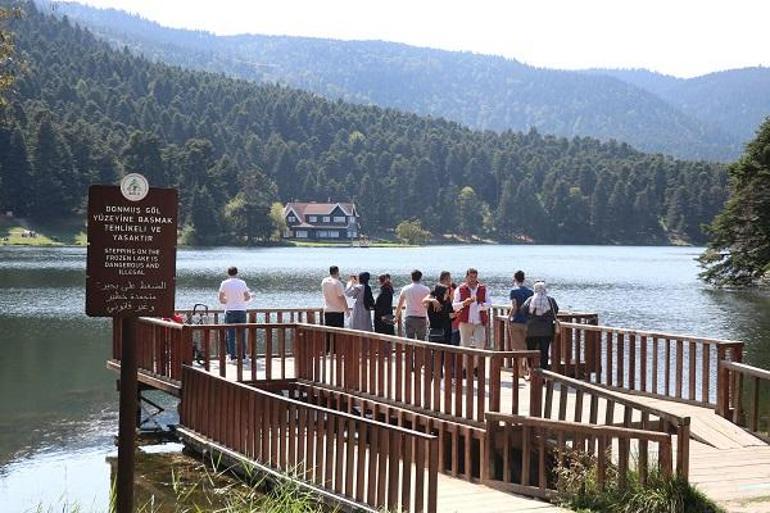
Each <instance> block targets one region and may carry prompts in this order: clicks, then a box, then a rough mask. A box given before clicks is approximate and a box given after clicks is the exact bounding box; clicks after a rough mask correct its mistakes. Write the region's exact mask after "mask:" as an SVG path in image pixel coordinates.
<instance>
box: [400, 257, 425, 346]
mask: <svg viewBox="0 0 770 513" xmlns="http://www.w3.org/2000/svg"><path fill="white" fill-rule="evenodd" d="M420 280H422V272H420V271H418V270H416V269H415V270H414V271H412V283H411V284H409V285H407V286H406V287H404V288H403V289H401V294H399V296H398V308H396V323H398V321H399V319H400V318H401V311H402V310H401V309H402V308H403V307H404V304H406V318H405V319H404V331H405V333H406V337H407V338H416V339H417V340H425V335H426V333H427V331H428V310H427V309H426V308H425V304H424V303H423V300H424V299H425V296H428V295H429V294H430V289H429V288H428V287H426V286H425V285H423V284H422V283H420Z"/></svg>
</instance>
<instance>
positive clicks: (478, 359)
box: [295, 325, 539, 425]
mask: <svg viewBox="0 0 770 513" xmlns="http://www.w3.org/2000/svg"><path fill="white" fill-rule="evenodd" d="M296 336H297V339H298V341H299V343H298V344H297V352H296V362H295V365H296V366H297V377H298V378H300V379H303V380H305V381H307V382H311V383H317V384H322V385H327V386H332V387H336V388H338V389H340V390H344V391H346V392H351V393H356V394H358V395H361V396H363V397H368V398H376V399H378V400H379V401H381V402H383V403H389V404H393V405H398V406H401V407H404V408H410V409H413V410H415V411H418V412H421V413H425V414H428V415H432V416H435V417H439V418H447V419H450V420H455V421H458V422H460V421H463V420H464V421H466V422H468V423H471V424H472V423H474V422H475V423H476V425H483V423H484V413H485V412H486V411H501V410H500V409H501V406H502V405H501V396H502V394H501V390H502V387H503V386H504V383H503V382H504V380H505V379H510V385H506V386H510V388H511V390H512V398H511V401H512V402H511V405H510V410H509V411H511V413H518V411H519V406H520V405H519V386H518V384H519V376H518V373H517V372H514V373H513V374H511V375H507V374H506V375H505V376H506V377H505V378H504V375H503V373H502V372H501V369H502V362H503V360H504V359H506V358H508V359H512V360H513V361H515V362H519V361H520V360H522V359H525V360H528V361H529V364H530V366H532V367H537V366H538V361H539V353H538V352H537V351H508V352H505V351H488V350H483V349H472V348H464V347H455V346H448V345H445V344H434V343H430V342H420V341H417V340H410V339H403V338H398V337H393V336H387V335H378V334H375V333H368V332H354V331H350V330H344V329H339V328H330V327H328V326H312V325H298V326H297V334H296ZM517 367H518V366H517ZM506 406H507V405H506Z"/></svg>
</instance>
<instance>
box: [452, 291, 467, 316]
mask: <svg viewBox="0 0 770 513" xmlns="http://www.w3.org/2000/svg"><path fill="white" fill-rule="evenodd" d="M471 302H472V301H471V298H466V299H465V300H464V301H463V300H461V299H460V287H457V290H455V297H454V299H453V301H452V310H454V311H455V312H457V311H459V310H462V309H463V308H465V307H466V306H468V305H469V304H471Z"/></svg>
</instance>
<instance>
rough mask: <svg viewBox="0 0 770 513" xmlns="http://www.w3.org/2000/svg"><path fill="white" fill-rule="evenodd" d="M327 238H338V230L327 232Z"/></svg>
mask: <svg viewBox="0 0 770 513" xmlns="http://www.w3.org/2000/svg"><path fill="white" fill-rule="evenodd" d="M329 238H331V239H339V238H340V232H329Z"/></svg>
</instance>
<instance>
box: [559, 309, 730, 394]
mask: <svg viewBox="0 0 770 513" xmlns="http://www.w3.org/2000/svg"><path fill="white" fill-rule="evenodd" d="M742 352H743V343H742V342H736V341H729V340H718V339H711V338H703V337H693V336H688V335H672V334H669V333H659V332H651V331H637V330H628V329H619V328H612V327H608V326H592V325H586V324H576V323H561V329H560V333H559V334H558V335H557V339H556V340H555V341H554V343H553V344H552V345H551V369H552V370H553V371H555V372H558V373H560V374H565V375H569V376H573V377H576V378H579V379H583V380H586V381H590V382H592V383H596V384H601V385H605V386H607V387H609V388H613V389H619V390H624V391H628V392H631V393H639V394H644V395H650V396H656V397H663V398H666V399H673V400H677V401H683V402H689V403H694V404H697V405H702V406H703V405H705V406H713V405H715V404H716V397H717V393H716V391H717V369H718V362H721V361H725V360H727V361H733V362H740V361H741V359H742Z"/></svg>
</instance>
